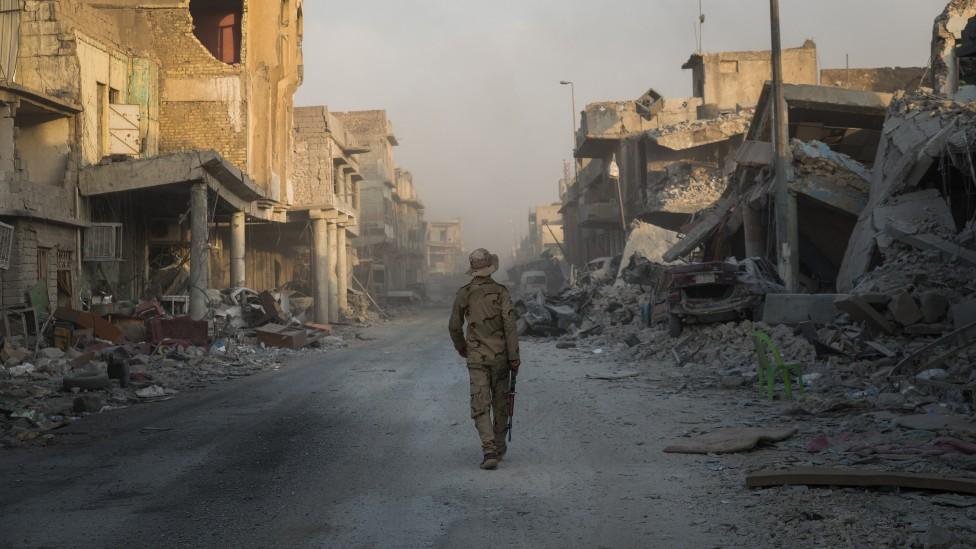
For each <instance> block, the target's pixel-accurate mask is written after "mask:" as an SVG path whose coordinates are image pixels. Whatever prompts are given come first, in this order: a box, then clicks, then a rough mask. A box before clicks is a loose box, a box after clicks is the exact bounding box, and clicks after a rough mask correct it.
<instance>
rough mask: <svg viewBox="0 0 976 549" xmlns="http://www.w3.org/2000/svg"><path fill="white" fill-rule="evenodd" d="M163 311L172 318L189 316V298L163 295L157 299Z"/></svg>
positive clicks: (186, 296)
mask: <svg viewBox="0 0 976 549" xmlns="http://www.w3.org/2000/svg"><path fill="white" fill-rule="evenodd" d="M159 301H160V304H161V305H162V307H163V309H164V310H165V311H166V312H167V313H169V314H170V315H172V316H186V315H188V314H190V296H188V295H164V296H162V297H161V298H159Z"/></svg>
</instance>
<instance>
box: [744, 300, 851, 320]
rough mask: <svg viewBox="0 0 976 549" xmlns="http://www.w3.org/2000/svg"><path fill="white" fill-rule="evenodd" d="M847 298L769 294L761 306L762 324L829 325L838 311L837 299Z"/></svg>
mask: <svg viewBox="0 0 976 549" xmlns="http://www.w3.org/2000/svg"><path fill="white" fill-rule="evenodd" d="M845 297H849V296H847V295H837V294H769V295H767V296H766V303H765V305H764V306H763V322H764V323H766V324H769V325H772V326H775V325H779V324H800V323H801V322H813V323H815V324H830V323H832V322H833V321H834V319H835V318H837V316H839V315H840V310H839V309H838V308H837V306H836V305H835V304H834V303H835V302H836V301H837V300H838V299H841V298H845Z"/></svg>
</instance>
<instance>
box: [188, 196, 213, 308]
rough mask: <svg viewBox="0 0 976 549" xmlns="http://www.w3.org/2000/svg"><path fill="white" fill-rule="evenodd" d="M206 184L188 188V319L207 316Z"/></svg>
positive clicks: (207, 237)
mask: <svg viewBox="0 0 976 549" xmlns="http://www.w3.org/2000/svg"><path fill="white" fill-rule="evenodd" d="M207 214H208V208H207V184H206V183H194V184H193V186H192V187H190V318H192V319H193V320H203V319H204V318H206V316H207V309H208V308H209V305H208V303H207V290H208V289H210V242H209V240H210V239H209V234H208V233H209V230H210V228H209V226H208V222H207Z"/></svg>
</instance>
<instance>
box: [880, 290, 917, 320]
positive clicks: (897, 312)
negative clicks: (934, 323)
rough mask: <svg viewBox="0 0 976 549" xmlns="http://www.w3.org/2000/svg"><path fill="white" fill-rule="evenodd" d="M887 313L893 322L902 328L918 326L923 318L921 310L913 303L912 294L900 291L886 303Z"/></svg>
mask: <svg viewBox="0 0 976 549" xmlns="http://www.w3.org/2000/svg"><path fill="white" fill-rule="evenodd" d="M888 311H889V312H890V313H891V316H892V318H894V319H895V322H897V323H898V324H901V325H902V326H911V325H913V324H918V323H919V322H921V321H922V319H923V318H924V315H923V314H922V309H920V308H919V306H918V304H917V303H915V298H914V297H912V294H910V293H908V292H905V291H902V292H898V293H897V294H895V295H894V296H893V297H892V298H891V301H890V302H889V303H888Z"/></svg>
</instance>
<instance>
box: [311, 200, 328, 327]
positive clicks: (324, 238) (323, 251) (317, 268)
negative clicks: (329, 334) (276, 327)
mask: <svg viewBox="0 0 976 549" xmlns="http://www.w3.org/2000/svg"><path fill="white" fill-rule="evenodd" d="M328 223H329V222H328V221H326V220H325V219H312V274H313V276H314V277H315V290H314V294H315V295H314V297H315V322H318V323H319V324H328V323H329V277H328V269H327V267H328V263H329V234H328V228H327V227H328Z"/></svg>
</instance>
